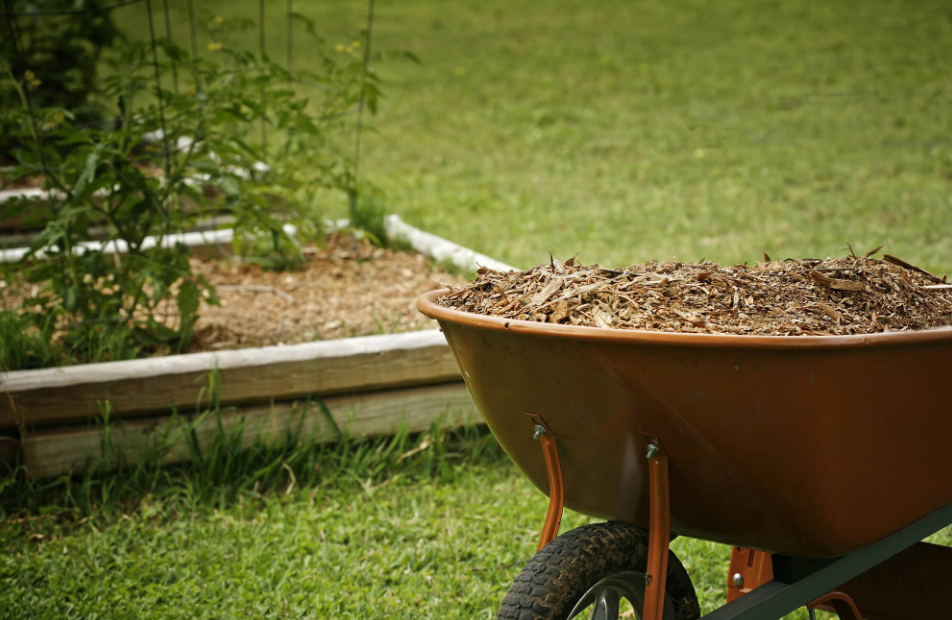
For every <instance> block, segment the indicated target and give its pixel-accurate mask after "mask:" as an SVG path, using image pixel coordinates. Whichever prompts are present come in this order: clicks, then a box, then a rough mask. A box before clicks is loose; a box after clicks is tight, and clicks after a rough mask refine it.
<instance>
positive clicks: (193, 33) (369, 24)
mask: <svg viewBox="0 0 952 620" xmlns="http://www.w3.org/2000/svg"><path fill="white" fill-rule="evenodd" d="M140 4H144V5H145V8H146V12H147V16H148V26H149V46H150V49H151V54H152V63H153V68H154V81H155V84H154V88H155V92H156V97H157V105H158V107H159V117H160V121H161V126H162V130H161V139H162V150H163V160H164V161H163V166H164V168H165V171H166V174H167V175H168V174H169V170H170V161H171V151H172V148H171V146H170V145H169V141H168V136H167V132H166V130H165V124H166V119H165V114H164V110H163V105H164V100H163V99H164V98H163V94H162V81H161V80H162V78H161V67H160V63H159V57H158V47H159V46H158V43H157V39H156V33H155V24H154V20H153V6H152V0H120V1H118V2H114V3H112V4H105V5H96V4H93V5H90V6H86V7H83V8H64V9H49V10H42V9H39V10H37V9H31V10H16V9H15V8H14V6H13V0H3V10H2V11H0V15H2V16H3V18H4V21H5V22H6V26H7V31H8V33H9V35H10V41H11V45H12V47H13V52H14V57H16V58H18V59H21V58H22V53H21V52H22V50H21V46H20V34H19V28H18V23H17V20H18V19H19V18H24V17H26V18H46V17H68V16H71V15H81V14H101V13H108V12H112V11H115V10H116V9H121V8H125V7H129V6H133V5H140ZM162 13H163V18H164V25H165V37H166V39H168V40H169V41H170V42H174V40H175V38H174V36H173V31H172V19H171V10H170V8H169V0H162ZM186 14H187V18H188V29H189V45H190V48H191V52H192V56H193V57H198V55H199V54H198V34H197V22H196V16H195V6H194V0H187V2H186ZM294 15H295V13H294V5H293V0H287V2H286V33H285V36H286V57H287V60H286V64H287V69H288V72H289V73H290V72H291V71H292V70H293V68H294V34H293V33H294V28H293V25H294ZM373 24H374V0H368V3H367V17H366V37H365V45H364V53H363V69H364V78H363V83H362V85H361V91H360V98H359V101H358V103H357V106H356V107H355V108H353V109H351V110H349V111H347V112H344V113H342V114H337V115H334V116H333V117H329V118H333V119H337V118H341V117H344V116H349V115H356V123H355V126H354V151H353V168H352V172H351V174H350V179H351V184H352V189H351V190H350V191H349V199H350V208H351V214H352V215H353V210H354V209H355V207H356V198H357V186H358V181H359V177H360V159H361V148H362V135H363V129H364V109H365V108H366V104H367V81H366V74H367V72H368V71H369V70H370V61H371V49H372V36H373ZM258 51H259V54H261V55H264V54H265V53H266V39H265V2H264V0H259V2H258ZM168 61H169V69H170V73H171V80H172V90H173V92H175V93H176V94H178V92H179V76H178V68H177V66H176V62H175V59H174V58H169V59H168ZM25 95H26V101H27V106H28V111H29V116H30V122H31V124H32V125H33V135H34V136H35V139H36V140H37V142H38V146H39V147H40V148H39V153H40V167H41V170H42V172H43V173H44V175H48V173H49V172H50V171H51V168H49V167H48V166H47V164H46V163H45V160H44V157H43V148H42V137H41V133H40V132H38V131H37V125H36V123H37V119H36V114H35V102H34V100H33V96H32V92H31V88H30V85H29V84H27V86H26V89H25ZM261 145H262V148H267V126H266V124H265V121H264V120H263V119H262V124H261ZM168 199H169V196H166V202H168Z"/></svg>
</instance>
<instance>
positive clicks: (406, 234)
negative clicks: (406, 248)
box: [384, 215, 520, 271]
mask: <svg viewBox="0 0 952 620" xmlns="http://www.w3.org/2000/svg"><path fill="white" fill-rule="evenodd" d="M384 230H385V231H386V233H387V237H388V238H390V239H404V240H406V241H407V242H408V243H409V244H410V246H411V247H412V248H413V249H414V250H416V251H417V252H420V253H421V254H426V255H427V256H430V257H431V258H434V259H436V260H438V261H444V260H448V261H450V262H452V263H453V264H454V265H456V266H457V267H459V268H460V269H463V270H465V271H475V270H476V269H478V268H479V267H489V268H490V269H492V270H494V271H520V269H517V268H515V267H513V266H512V265H507V264H506V263H504V262H502V261H498V260H496V259H495V258H492V257H490V256H486V255H485V254H480V253H479V252H474V251H473V250H470V249H469V248H464V247H463V246H461V245H459V244H456V243H453V242H452V241H450V240H448V239H444V238H443V237H439V236H437V235H434V234H433V233H428V232H425V231H422V230H420V229H419V228H415V227H413V226H410V225H409V224H407V223H406V222H404V221H403V220H401V219H400V216H399V215H388V216H387V217H386V219H385V221H384Z"/></svg>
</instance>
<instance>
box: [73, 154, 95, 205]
mask: <svg viewBox="0 0 952 620" xmlns="http://www.w3.org/2000/svg"><path fill="white" fill-rule="evenodd" d="M98 165H99V148H98V147H97V148H94V149H93V150H92V151H91V152H90V153H89V155H87V156H86V163H85V165H84V166H83V171H82V173H80V175H79V178H78V179H76V184H75V185H74V186H73V193H74V194H76V195H77V196H82V195H83V190H85V189H86V186H87V185H88V184H89V183H91V182H92V181H93V179H94V178H95V176H96V166H98Z"/></svg>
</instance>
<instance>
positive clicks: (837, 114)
mask: <svg viewBox="0 0 952 620" xmlns="http://www.w3.org/2000/svg"><path fill="white" fill-rule="evenodd" d="M197 4H198V6H199V7H202V8H205V9H208V10H209V11H211V12H213V13H215V14H220V15H224V16H226V17H227V16H230V15H239V14H242V15H244V14H247V13H249V12H250V10H249V9H250V7H246V6H243V5H241V4H240V3H229V2H224V1H220V0H212V1H204V2H201V3H197ZM171 5H172V7H173V13H174V14H175V15H177V16H179V19H178V21H177V22H176V23H175V24H174V25H173V32H174V33H175V36H176V38H177V40H179V41H180V42H181V43H183V44H184V43H185V42H186V41H187V38H186V36H187V28H186V25H185V21H184V11H183V9H182V7H183V6H184V2H182V1H181V0H172V2H171ZM294 8H295V10H296V11H299V12H301V13H303V14H305V15H307V16H308V17H310V18H311V19H313V20H314V21H315V23H316V26H317V29H318V31H319V32H320V33H322V34H323V35H324V36H325V37H327V38H328V40H330V41H331V42H332V43H333V42H336V41H339V42H340V43H342V44H348V43H350V42H351V40H352V39H353V35H354V34H355V33H357V32H359V30H360V29H361V28H363V27H364V23H365V19H366V16H365V12H366V6H365V5H362V4H361V3H355V2H350V1H348V2H340V1H338V2H320V3H318V2H302V1H300V0H299V1H298V2H295V3H294ZM284 10H285V3H283V2H274V3H269V5H268V7H267V11H266V12H267V14H266V24H267V25H268V26H267V30H266V34H267V45H268V50H269V52H270V53H272V54H273V55H274V56H275V57H276V58H284V55H285V54H286V37H285V32H286V26H285V23H286V18H285V16H284ZM159 23H161V22H159ZM247 37H248V41H242V42H241V43H242V44H247V45H249V46H250V47H251V48H252V49H255V48H256V44H257V41H256V40H255V38H256V37H257V32H256V31H254V32H249V33H248V34H247ZM295 41H296V42H297V43H298V45H296V47H295V50H294V54H295V63H296V64H297V63H306V62H308V54H307V51H308V50H307V47H306V41H304V37H297V39H295ZM206 43H207V40H205V39H202V38H201V37H200V44H199V49H201V50H204V49H205V45H206ZM373 45H374V47H375V48H377V49H391V50H392V49H404V50H409V51H411V52H413V53H414V54H415V55H416V56H417V57H419V59H420V61H421V63H420V64H419V65H414V64H410V63H394V62H383V63H378V65H377V69H378V73H379V74H380V75H381V76H382V77H383V79H384V80H385V82H386V84H385V93H386V95H387V99H386V100H385V101H383V102H382V105H381V111H380V114H379V116H378V117H377V118H376V119H374V120H373V121H372V123H373V125H374V127H375V131H374V132H371V133H368V135H366V136H365V139H364V148H363V155H362V166H363V170H364V172H365V175H366V176H367V177H368V178H370V179H372V180H373V181H374V182H376V183H377V184H379V185H380V186H382V187H383V188H384V189H385V190H386V191H387V194H388V197H389V207H390V210H391V211H393V212H396V213H399V214H400V215H401V216H403V217H404V219H406V220H408V221H409V222H411V223H413V224H415V225H419V226H422V227H423V228H425V229H427V230H430V231H432V232H435V233H437V234H440V235H443V236H446V237H449V238H451V239H453V240H455V241H457V242H459V243H462V244H464V245H467V246H470V247H473V248H476V249H478V250H479V251H482V252H485V253H488V254H490V255H493V256H495V257H497V258H499V259H501V260H504V261H506V262H509V263H512V264H516V265H521V266H529V265H531V264H538V263H539V262H541V261H542V260H543V259H544V258H545V257H547V256H548V252H549V251H552V252H554V253H556V254H557V255H559V256H571V255H573V254H576V253H579V255H580V258H581V259H582V260H584V261H592V262H600V263H602V264H611V265H622V264H630V263H632V262H637V261H643V260H646V259H651V258H658V259H667V258H671V257H677V258H679V259H682V260H698V259H701V258H707V259H710V260H716V261H719V262H725V263H733V262H741V261H745V260H757V259H759V258H761V256H762V252H763V251H767V252H769V253H770V255H771V256H773V257H775V258H777V257H793V256H797V257H802V256H811V257H813V256H819V257H823V256H831V255H839V254H842V253H843V252H844V248H845V247H846V242H847V241H848V242H850V243H852V244H853V246H854V247H855V248H857V250H860V249H862V250H863V251H864V252H865V251H868V250H870V249H872V248H874V247H876V246H878V245H880V244H885V251H888V252H890V253H893V254H896V255H899V256H902V257H905V258H907V259H908V260H910V261H912V262H917V264H921V265H923V266H926V267H928V268H931V269H934V270H937V271H949V270H952V239H950V236H949V235H948V233H947V231H948V228H949V225H948V224H949V221H950V215H952V203H950V200H952V191H950V184H949V181H950V178H952V142H950V131H949V130H950V123H952V120H950V111H952V108H950V102H952V92H950V85H952V84H950V79H952V72H950V69H952V7H950V6H949V5H948V3H946V2H942V1H936V0H922V1H919V2H897V1H893V0H873V1H869V2H854V1H848V0H833V1H831V2H826V3H816V2H807V1H805V0H793V1H790V2H784V3H773V2H748V1H743V0H728V1H725V2H720V3H705V2H700V1H697V2H695V1H683V2H674V3H671V2H660V1H659V2H651V1H644V2H632V3H625V4H622V5H617V6H615V5H613V6H603V5H592V4H591V3H585V2H580V1H575V0H542V1H540V2H534V3H531V4H528V3H509V2H501V1H498V0H488V1H484V0H480V1H462V2H453V3H437V2H430V1H424V0H410V1H405V2H400V3H395V2H378V3H377V6H376V20H375V23H374V42H373ZM302 66H303V65H302Z"/></svg>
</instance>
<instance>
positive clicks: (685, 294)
mask: <svg viewBox="0 0 952 620" xmlns="http://www.w3.org/2000/svg"><path fill="white" fill-rule="evenodd" d="M878 250H879V249H878V248H877V249H876V250H874V251H873V252H870V253H869V254H867V255H865V256H849V257H845V258H835V259H834V258H827V259H825V260H819V259H802V260H785V261H774V260H770V257H769V256H766V255H765V257H764V258H765V259H766V261H765V262H762V263H758V264H756V265H754V266H748V265H735V266H733V267H722V266H719V265H717V264H714V263H710V262H708V263H703V264H697V263H658V262H649V263H644V264H640V265H632V266H630V267H625V268H624V269H604V268H602V267H599V266H598V265H582V264H579V263H577V262H576V261H575V259H574V258H573V259H569V260H567V261H565V262H564V263H562V262H559V261H558V260H556V259H551V260H550V262H549V263H548V264H543V265H540V266H538V267H535V268H533V269H530V270H528V271H523V272H508V273H502V272H498V271H492V270H489V269H486V268H483V269H480V271H479V276H478V277H477V279H476V281H474V282H472V283H470V284H468V285H465V286H462V287H458V288H454V289H452V292H451V293H450V294H449V295H446V296H444V297H442V298H440V300H439V304H440V305H442V306H445V307H448V308H455V309H457V310H462V311H465V312H473V313H476V314H483V315H489V316H496V317H502V318H507V319H519V320H528V321H537V322H540V323H560V324H563V325H584V326H590V327H609V328H618V329H641V330H652V331H663V332H692V333H705V334H738V335H762V336H799V335H815V336H821V335H848V334H873V333H880V332H890V331H906V330H922V329H930V328H935V327H945V326H952V285H950V284H948V283H947V282H946V278H945V277H942V278H939V277H938V276H935V275H933V274H931V273H929V272H927V271H925V270H923V269H920V268H919V267H916V266H914V265H911V264H909V263H907V262H905V261H903V260H900V259H898V258H896V257H894V256H890V255H888V254H886V255H884V256H883V258H882V259H874V258H871V256H872V254H874V253H875V252H878Z"/></svg>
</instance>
